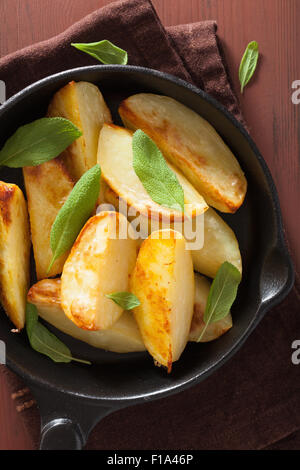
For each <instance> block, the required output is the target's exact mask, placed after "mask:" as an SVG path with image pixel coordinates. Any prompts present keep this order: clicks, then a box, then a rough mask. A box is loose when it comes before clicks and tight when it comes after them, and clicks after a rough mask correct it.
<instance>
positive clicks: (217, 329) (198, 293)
mask: <svg viewBox="0 0 300 470" xmlns="http://www.w3.org/2000/svg"><path fill="white" fill-rule="evenodd" d="M210 286H211V283H210V282H209V281H208V280H207V279H206V278H205V277H203V276H200V275H199V274H195V303H194V314H193V319H192V324H191V330H190V334H189V341H198V338H199V337H200V335H201V333H202V331H203V329H204V327H205V323H204V321H203V316H204V311H205V307H206V302H207V297H208V294H209V289H210ZM231 327H232V317H231V314H230V313H229V314H228V315H227V316H226V317H224V318H223V319H222V320H219V321H216V322H214V323H210V324H209V325H208V327H207V328H206V330H205V332H204V334H203V336H202V338H201V341H200V343H207V342H208V341H213V340H214V339H217V338H219V337H220V336H222V335H223V334H224V333H226V331H228V330H230V328H231Z"/></svg>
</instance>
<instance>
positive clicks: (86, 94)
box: [47, 81, 112, 181]
mask: <svg viewBox="0 0 300 470" xmlns="http://www.w3.org/2000/svg"><path fill="white" fill-rule="evenodd" d="M47 116H48V117H63V118H65V119H69V120H70V121H71V122H73V124H75V126H77V127H78V128H79V129H80V130H81V131H82V133H83V135H82V136H81V137H80V138H79V139H77V140H75V142H73V143H72V144H71V145H70V146H69V147H68V148H67V149H66V150H65V151H64V152H63V153H62V154H61V157H62V159H63V161H64V163H65V165H66V167H67V169H68V171H69V173H70V175H71V176H72V178H73V179H74V180H75V181H77V180H79V178H80V177H81V176H82V175H83V174H84V173H85V172H86V171H87V170H89V169H90V168H92V167H93V166H94V165H96V163H97V148H98V138H99V133H100V130H101V128H102V126H103V123H104V122H112V119H111V113H110V110H109V109H108V107H107V105H106V103H105V101H104V99H103V96H102V94H101V92H100V90H99V88H98V87H97V86H95V85H93V84H92V83H88V82H74V81H72V82H70V83H68V84H67V85H66V86H64V87H63V88H61V89H60V90H59V91H58V92H57V93H55V95H54V97H53V99H52V101H51V103H50V105H49V108H48V113H47Z"/></svg>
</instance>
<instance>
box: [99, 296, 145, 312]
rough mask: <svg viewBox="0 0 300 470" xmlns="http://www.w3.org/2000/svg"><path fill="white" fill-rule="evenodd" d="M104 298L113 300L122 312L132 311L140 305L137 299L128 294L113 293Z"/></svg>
mask: <svg viewBox="0 0 300 470" xmlns="http://www.w3.org/2000/svg"><path fill="white" fill-rule="evenodd" d="M105 297H107V298H108V299H111V300H113V301H114V302H115V303H116V304H117V305H119V306H120V307H122V308H123V309H124V310H132V309H133V308H135V307H138V306H139V305H141V302H140V301H139V299H138V298H137V297H136V296H135V295H134V294H131V293H130V292H115V293H113V294H107V295H106V296H105Z"/></svg>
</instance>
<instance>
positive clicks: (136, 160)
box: [132, 129, 184, 212]
mask: <svg viewBox="0 0 300 470" xmlns="http://www.w3.org/2000/svg"><path fill="white" fill-rule="evenodd" d="M132 150H133V168H134V171H135V173H136V175H137V176H138V177H139V179H140V181H141V183H142V184H143V186H144V188H145V189H146V191H147V193H148V194H149V196H150V197H151V198H152V199H153V201H154V202H156V203H157V204H160V205H162V206H165V207H168V208H171V209H175V210H179V211H182V212H183V211H184V192H183V189H182V187H181V185H180V183H179V181H178V179H177V176H176V175H175V173H173V171H172V170H171V169H170V168H169V167H168V165H167V163H166V161H165V159H164V157H163V155H162V153H161V151H160V150H159V148H158V147H157V145H156V144H155V143H154V142H153V140H152V139H150V137H148V136H147V134H145V133H144V132H143V131H142V130H141V129H138V130H137V131H136V132H135V133H134V134H133V139H132Z"/></svg>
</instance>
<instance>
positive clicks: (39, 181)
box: [23, 158, 74, 279]
mask: <svg viewBox="0 0 300 470" xmlns="http://www.w3.org/2000/svg"><path fill="white" fill-rule="evenodd" d="M23 175H24V181H25V187H26V193H27V200H28V210H29V216H30V228H31V238H32V244H33V252H34V259H35V265H36V274H37V278H38V279H43V278H46V277H51V276H55V275H57V274H60V273H61V272H62V268H63V265H64V262H65V260H66V259H67V256H68V253H65V254H63V255H62V256H61V257H60V258H58V259H57V260H56V261H55V263H54V264H53V266H52V268H51V270H50V271H49V272H47V271H48V267H49V265H50V262H51V260H52V256H53V253H52V250H51V246H50V233H51V227H52V225H53V222H54V221H55V219H56V216H57V214H58V212H59V211H60V209H61V207H62V206H63V204H64V203H65V201H66V199H67V198H68V196H69V194H70V192H71V191H72V189H73V186H74V183H73V180H72V178H71V176H70V175H69V173H68V171H67V169H66V168H65V166H64V164H63V163H62V161H61V159H60V158H56V159H54V160H51V161H49V162H46V163H43V164H42V165H38V166H30V167H29V166H28V167H25V168H23Z"/></svg>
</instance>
